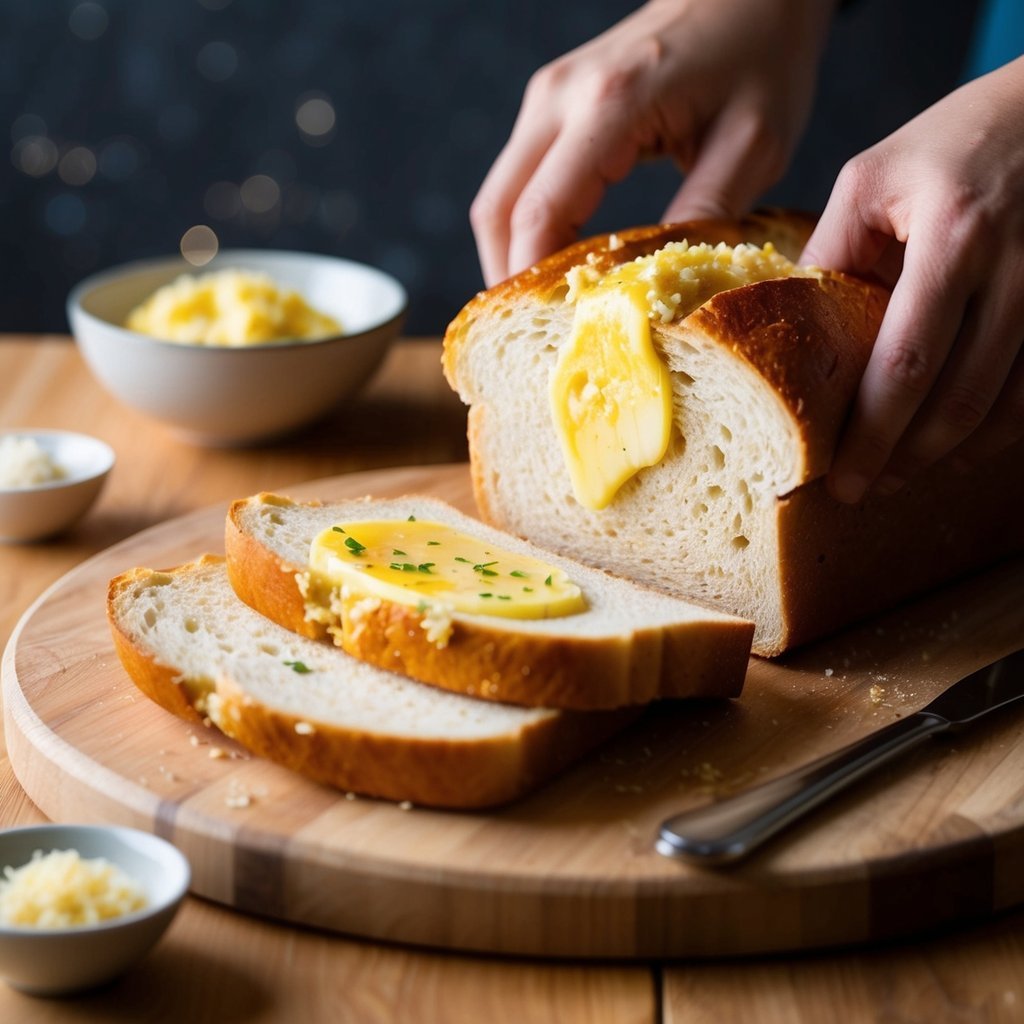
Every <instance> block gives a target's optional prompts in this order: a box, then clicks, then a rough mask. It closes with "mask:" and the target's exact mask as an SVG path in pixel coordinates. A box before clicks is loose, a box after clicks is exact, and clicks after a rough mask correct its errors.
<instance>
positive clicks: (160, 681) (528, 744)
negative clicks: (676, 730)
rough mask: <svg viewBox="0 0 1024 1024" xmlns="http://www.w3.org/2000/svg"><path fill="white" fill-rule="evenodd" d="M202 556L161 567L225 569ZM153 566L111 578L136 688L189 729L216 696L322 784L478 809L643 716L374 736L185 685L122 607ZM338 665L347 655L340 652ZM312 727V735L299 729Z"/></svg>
mask: <svg viewBox="0 0 1024 1024" xmlns="http://www.w3.org/2000/svg"><path fill="white" fill-rule="evenodd" d="M221 562H223V559H221V558H217V557H215V556H203V557H202V558H200V559H197V560H196V561H195V562H190V563H186V564H184V565H181V566H178V567H176V568H172V569H167V570H162V571H161V573H166V574H173V573H179V572H185V573H187V572H190V571H192V570H193V568H195V567H196V566H206V565H209V564H211V563H221ZM153 576H154V572H153V570H151V569H146V568H136V569H131V570H129V571H127V572H125V573H122V574H121V575H120V576H117V577H115V578H114V579H113V580H111V581H110V585H109V587H108V596H107V615H108V620H109V623H110V627H111V634H112V637H113V640H114V646H115V650H116V651H117V654H118V657H119V658H120V660H121V663H122V665H123V666H124V668H125V671H126V672H127V673H128V675H129V676H130V677H131V679H132V681H133V682H134V683H135V685H136V687H137V688H138V689H139V690H140V691H141V692H142V693H144V694H145V695H146V696H147V697H149V698H150V699H151V700H153V701H155V702H156V703H157V704H159V705H160V706H161V707H163V708H164V709H165V710H167V711H170V712H171V713H172V714H174V715H176V716H178V717H179V718H182V719H184V720H185V721H187V722H192V723H200V722H204V721H207V719H206V717H205V713H206V712H205V707H206V704H205V702H206V701H207V700H208V699H209V697H210V695H211V694H215V695H216V698H217V700H218V703H219V711H218V714H217V719H218V728H220V730H221V731H222V732H223V733H224V734H225V735H226V736H229V737H230V738H231V739H233V740H235V741H236V742H238V743H239V744H240V745H241V746H242V747H244V748H245V749H246V750H248V751H250V752H251V753H253V754H255V755H257V756H258V757H263V758H266V759H267V760H268V761H273V762H274V763H276V764H280V765H282V766H283V767H285V768H288V769H290V770H292V771H295V772H297V773H299V774H301V775H303V776H304V777H306V778H308V779H311V780H313V781H315V782H320V783H324V784H326V785H330V786H333V787H335V788H337V789H340V790H343V791H349V792H356V793H362V794H365V795H368V796H374V797H381V798H384V799H388V800H400V801H404V800H408V801H411V802H412V803H415V804H421V805H424V806H433V807H450V808H457V809H467V810H469V809H474V808H481V807H488V806H492V805H496V804H501V803H506V802H508V801H510V800H514V799H516V798H518V797H520V796H522V795H523V794H525V793H527V792H528V791H529V790H531V789H533V788H535V787H536V786H537V785H538V784H539V783H541V782H543V781H544V780H546V779H548V778H549V777H551V776H552V775H554V774H556V773H557V772H558V771H560V770H561V769H563V768H564V767H565V766H566V765H568V764H569V763H571V762H572V761H574V760H576V759H577V758H579V757H580V756H582V755H583V754H584V753H586V752H587V751H588V750H590V749H591V748H593V747H595V746H597V745H598V744H599V743H601V742H603V741H604V740H605V739H607V738H608V737H609V736H611V735H612V734H613V733H615V732H617V731H619V730H621V729H622V728H623V727H625V726H626V725H628V724H629V723H630V722H631V721H633V719H634V718H635V717H636V716H637V712H636V711H635V710H633V709H629V710H625V711H607V712H594V713H588V714H579V713H575V712H562V713H559V714H555V715H551V716H548V717H545V718H541V719H539V720H538V721H535V722H532V723H530V724H529V725H526V726H525V727H523V728H522V729H520V730H519V731H518V732H515V733H508V734H505V735H502V736H497V737H492V738H482V739H470V740H448V739H443V738H420V737H416V736H395V735H385V734H380V733H374V732H370V731H366V730H360V729H356V728H344V727H340V726H337V725H333V724H330V723H322V722H316V723H315V724H313V725H312V726H310V723H309V722H308V719H306V718H303V717H302V716H299V715H295V714H293V713H291V712H287V711H283V710H280V709H277V708H273V707H269V706H267V705H265V704H262V703H260V702H259V701H256V700H253V699H252V698H251V697H249V696H247V695H246V692H245V689H244V687H243V686H242V685H240V684H239V682H238V681H236V680H233V679H231V678H227V677H225V676H224V675H223V674H221V673H218V672H215V671H211V675H210V678H209V679H202V680H194V679H186V678H183V673H182V671H181V670H180V669H179V668H177V667H176V666H173V665H165V664H161V663H160V662H159V661H157V659H156V658H155V657H154V656H153V654H152V653H151V652H149V651H148V650H146V649H145V647H144V646H142V645H141V644H140V643H139V641H138V640H137V639H136V638H134V637H132V636H131V635H130V633H129V632H128V631H127V630H125V629H124V628H123V626H122V625H121V624H120V621H119V619H118V616H117V615H116V613H115V611H114V606H115V602H117V601H119V600H120V599H121V598H122V597H123V595H124V594H125V591H128V590H130V589H131V588H133V587H135V586H137V585H146V584H147V583H148V582H149V581H151V580H152V578H153ZM338 656H339V658H341V657H343V655H341V653H340V652H338ZM300 723H305V724H306V726H307V728H303V729H301V730H297V729H296V726H297V725H299V724H300Z"/></svg>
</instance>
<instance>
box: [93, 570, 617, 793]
mask: <svg viewBox="0 0 1024 1024" xmlns="http://www.w3.org/2000/svg"><path fill="white" fill-rule="evenodd" d="M107 608H108V617H109V619H110V623H111V626H112V629H113V632H114V638H115V642H116V644H117V648H118V653H119V654H120V656H121V658H122V661H123V663H124V665H125V667H126V669H127V670H128V672H129V674H130V675H131V676H132V678H133V679H134V680H135V682H136V684H137V685H138V686H139V688H140V689H142V690H143V692H145V693H147V694H148V695H149V696H150V697H152V698H153V699H155V700H156V701H157V702H158V703H160V704H162V705H163V706H164V707H166V708H168V710H171V711H173V712H175V713H176V714H179V715H180V716H182V717H186V718H192V719H197V718H199V717H202V716H206V717H208V719H209V720H210V721H211V722H212V723H213V724H214V725H216V726H217V727H218V728H219V729H220V730H221V731H222V732H224V733H225V734H226V735H228V736H231V737H234V738H236V739H237V740H238V741H239V742H240V743H241V744H242V745H243V746H246V747H248V748H249V749H250V750H252V751H253V752H254V753H257V754H259V755H261V756H264V757H267V758H269V759H271V760H275V761H278V762H280V763H282V764H285V765H286V766H288V767H292V768H295V769H297V770H299V771H301V772H302V773H303V774H305V775H308V776H309V777H311V778H314V779H318V780H320V781H324V782H327V783H330V784H332V785H334V786H337V787H339V788H341V789H350V790H353V791H356V792H362V793H368V794H370V795H375V796H383V797H388V798H390V799H395V800H412V801H415V802H421V803H430V804H435V805H440V806H482V805H484V804H489V803H496V802H501V801H504V800H506V799H511V798H512V797H514V796H517V795H519V794H520V793H522V792H524V791H525V790H526V789H528V788H530V787H531V786H533V785H535V784H536V783H537V782H539V781H540V780H541V779H542V778H543V777H545V776H546V775H547V774H550V772H552V771H554V770H557V768H558V767H560V766H561V765H562V764H564V763H566V762H567V761H568V760H570V759H571V758H572V757H574V756H577V755H578V754H580V753H582V751H583V750H585V749H586V748H587V747H588V746H592V745H593V744H594V743H596V742H598V741H600V740H601V739H602V738H604V737H605V736H606V735H608V734H609V733H610V732H611V731H613V730H614V729H615V728H617V727H618V726H620V725H622V724H625V722H626V721H628V720H629V719H628V716H626V717H623V716H621V715H618V716H616V715H606V714H602V713H597V714H594V715H585V716H583V715H575V714H573V713H562V712H558V711H553V710H548V709H542V708H522V707H512V706H508V705H503V704H498V703H494V702H485V701H479V700H474V699H472V698H469V697H463V696H460V695H458V694H453V693H447V692H445V691H443V690H439V689H436V688H434V687H430V686H422V685H420V684H418V683H415V682H412V681H411V680H409V679H407V678H405V677H403V676H400V675H396V674H394V673H391V672H386V671H383V670H382V669H379V668H376V667H374V666H372V665H368V664H365V663H363V662H361V661H358V660H357V659H355V658H351V657H349V656H348V655H346V654H345V653H344V652H343V651H340V650H337V649H336V648H334V647H331V646H329V645H327V644H323V643H318V642H317V641H315V640H309V639H306V638H304V637H301V636H297V635H296V634H295V633H293V632H291V631H289V630H286V629H284V628H282V627H280V626H278V625H276V624H274V623H273V622H270V621H269V620H267V619H266V618H264V617H263V616H261V615H259V614H258V613H257V612H255V611H254V610H253V609H251V608H249V607H248V606H246V605H245V604H243V603H242V602H241V601H239V600H238V599H237V598H236V597H235V595H234V592H233V590H232V589H231V586H230V584H229V583H228V580H227V576H226V573H225V569H224V561H223V559H221V558H215V557H212V556H205V557H203V558H201V559H198V560H196V561H194V562H191V563H187V564H186V565H184V566H180V567H178V568H176V569H173V570H168V571H156V570H152V569H141V568H140V569H134V570H131V571H129V572H127V573H125V574H122V575H121V576H119V577H117V578H115V579H114V580H112V581H111V585H110V590H109V597H108V605H107ZM296 667H298V668H299V671H296Z"/></svg>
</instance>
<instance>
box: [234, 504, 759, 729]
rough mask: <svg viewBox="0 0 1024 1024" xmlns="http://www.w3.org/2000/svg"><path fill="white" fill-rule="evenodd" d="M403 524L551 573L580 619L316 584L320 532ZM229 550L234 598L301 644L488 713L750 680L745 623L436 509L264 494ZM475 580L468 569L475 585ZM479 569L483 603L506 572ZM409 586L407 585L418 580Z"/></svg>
mask: <svg viewBox="0 0 1024 1024" xmlns="http://www.w3.org/2000/svg"><path fill="white" fill-rule="evenodd" d="M409 516H414V517H415V518H416V519H418V520H423V521H429V522H436V523H445V524H448V525H449V526H451V527H452V528H454V529H455V530H458V531H460V532H461V533H464V534H468V535H470V536H472V537H476V538H479V539H480V540H482V541H483V542H484V543H486V544H489V545H493V546H494V548H495V550H497V551H501V552H508V553H509V554H511V555H517V556H525V557H528V558H531V559H534V560H536V562H538V563H543V564H548V565H550V566H551V567H552V568H553V569H554V570H557V571H560V572H562V573H564V574H565V576H566V577H567V579H568V580H570V581H572V583H574V584H575V585H576V586H578V587H579V589H580V591H581V592H582V595H583V597H584V599H585V606H584V608H583V610H580V611H577V612H569V613H566V614H559V615H557V616H555V617H550V618H532V619H521V618H508V617H503V616H498V615H493V614H483V613H480V612H477V613H472V612H465V611H460V610H458V609H457V608H448V609H447V610H446V605H445V602H444V600H443V595H428V596H426V597H425V598H421V597H420V596H419V594H418V593H416V592H413V596H412V597H411V598H410V600H409V601H408V602H397V601H395V600H392V599H388V598H386V597H382V596H381V595H380V594H379V593H376V594H370V593H361V592H360V591H359V590H358V589H357V588H356V589H353V586H352V585H345V586H341V585H337V584H334V583H331V582H330V581H325V580H323V579H322V578H319V577H318V576H317V575H316V574H315V573H313V572H312V571H311V566H310V562H309V558H310V550H311V547H312V544H313V541H314V539H315V538H316V537H317V536H318V535H319V534H320V533H321V532H322V531H324V530H329V529H331V528H332V527H333V526H334V525H336V524H339V523H345V522H357V521H360V520H367V519H377V520H391V521H393V522H394V523H395V524H396V526H397V527H400V526H401V524H402V523H403V522H404V521H406V520H407V519H408V517H409ZM357 539H358V538H357ZM225 549H226V553H227V560H228V573H229V577H230V579H231V582H232V585H233V586H234V588H235V591H236V593H237V594H238V596H239V597H240V598H241V599H242V600H243V601H245V602H246V603H247V604H249V605H251V606H252V607H253V608H256V609H257V610H258V611H260V612H262V613H263V614H264V615H266V616H268V617H269V618H271V619H272V620H273V621H275V622H277V623H279V624H281V625H283V626H286V627H287V628H289V629H292V630H294V631H295V632H298V633H301V634H303V635H305V636H310V637H314V638H329V637H333V639H334V640H335V641H336V642H337V643H339V644H340V645H341V646H342V647H343V648H344V649H345V650H346V651H348V652H349V653H350V654H352V655H354V656H356V657H358V658H361V659H363V660H366V661H369V662H371V663H373V664H376V665H379V666H382V667H385V668H388V669H393V670H394V671H397V672H402V673H404V674H406V675H408V676H410V677H411V678H414V679H418V680H420V681H421V682H426V683H430V684H432V685H434V686H439V687H443V688H446V689H450V690H454V691H456V692H458V693H464V694H469V695H471V696H474V697H480V698H483V699H486V700H496V701H506V702H510V703H516V704H523V705H531V706H540V707H561V708H576V709H593V708H613V707H621V706H627V705H636V704H643V703H646V702H648V701H650V700H654V699H658V698H661V697H732V696H737V695H738V694H739V692H740V690H741V688H742V685H743V679H744V676H745V674H746V666H747V657H748V654H749V647H750V637H751V632H752V628H753V627H752V625H751V624H750V623H749V622H745V621H743V620H742V619H738V618H736V617H733V616H730V615H723V614H720V613H717V612H708V611H706V610H705V609H702V608H698V607H695V606H694V605H692V604H689V603H688V602H685V601H680V600H678V599H676V598H672V597H668V596H667V595H664V594H659V593H657V592H656V591H653V590H648V589H646V588H643V587H639V586H637V585H636V584H634V583H631V582H629V581H627V580H624V579H618V578H615V577H611V576H609V575H608V574H606V573H604V572H601V571H600V570H595V569H591V568H588V567H586V566H584V565H581V564H579V563H575V562H572V561H570V560H568V559H566V558H564V557H562V556H557V555H554V554H551V553H550V552H547V551H543V550H541V549H538V548H535V547H534V546H532V545H529V544H527V543H525V542H523V541H521V540H519V539H518V538H515V537H512V536H510V535H508V534H503V533H500V532H499V531H495V530H493V529H491V528H489V527H487V526H485V525H484V524H482V523H480V522H479V521H477V520H475V519H472V518H471V517H469V516H465V515H463V514H461V513H459V512H457V511H456V510H455V509H453V508H451V506H448V505H446V504H445V503H444V502H441V501H437V500H436V499H432V498H422V497H409V498H400V499H392V500H378V499H365V500H360V501H346V502H336V503H333V504H323V505H321V504H316V503H313V504H298V503H295V502H292V501H289V500H288V499H287V498H283V497H280V496H278V495H270V494H261V495H257V496H254V497H251V498H248V499H245V500H242V501H236V502H234V503H233V504H232V506H231V508H230V510H229V512H228V517H227V526H226V533H225ZM396 557H402V556H396ZM473 568H474V567H472V566H467V569H468V570H469V571H470V574H472V571H473ZM478 568H479V569H480V570H481V571H480V573H479V576H478V577H477V578H478V579H479V581H480V587H481V590H482V591H484V592H485V593H486V592H494V593H495V594H497V593H498V591H497V590H496V589H495V588H493V587H491V586H490V583H491V581H493V580H495V579H496V578H497V577H496V576H493V575H488V573H493V572H495V570H498V569H499V568H502V569H503V568H504V566H503V565H502V566H494V567H493V568H492V567H490V566H488V565H487V564H485V563H478ZM513 571H518V570H513ZM407 575H408V576H409V578H410V581H413V580H415V579H416V578H417V577H421V575H422V574H420V573H418V572H410V573H408V574H407ZM501 575H502V576H503V577H505V576H507V577H508V579H507V580H506V582H509V583H512V582H514V583H515V584H516V586H517V587H522V586H530V585H533V586H535V587H538V588H544V587H545V586H546V583H545V580H544V579H541V578H539V577H537V578H536V579H524V578H522V577H512V576H511V573H504V572H502V574H501ZM422 578H423V580H424V581H429V580H431V579H433V574H427V575H425V576H422ZM368 599H369V600H368ZM497 600H498V598H497V597H495V598H494V601H493V603H497Z"/></svg>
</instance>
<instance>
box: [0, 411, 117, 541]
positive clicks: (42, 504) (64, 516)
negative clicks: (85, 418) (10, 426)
mask: <svg viewBox="0 0 1024 1024" xmlns="http://www.w3.org/2000/svg"><path fill="white" fill-rule="evenodd" d="M7 435H13V436H15V437H29V438H32V440H34V441H35V442H36V443H37V444H38V445H39V447H40V448H42V449H43V450H44V451H45V452H46V453H47V454H48V455H49V456H50V458H51V459H53V461H54V462H56V463H57V464H58V465H59V466H60V467H61V468H62V469H63V470H64V472H65V476H63V477H61V479H59V480H52V481H50V482H49V483H44V484H33V485H31V486H29V487H0V541H30V540H40V539H42V538H43V537H49V536H51V535H52V534H55V533H59V532H60V531H61V530H66V529H67V528H68V527H69V526H71V525H72V524H73V523H75V522H77V521H78V520H79V519H81V518H82V516H84V515H85V513H86V512H88V511H89V508H90V507H91V506H92V503H93V502H94V501H95V500H96V498H97V497H98V496H99V493H100V491H101V490H103V484H104V483H105V482H106V479H107V477H108V476H109V474H110V470H111V468H112V467H113V465H114V450H113V449H112V448H111V447H110V445H108V444H105V443H104V442H103V441H100V440H98V439H97V438H95V437H89V435H88V434H76V433H72V432H70V431H67V430H35V429H25V430H2V431H0V439H2V438H3V437H5V436H7Z"/></svg>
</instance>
